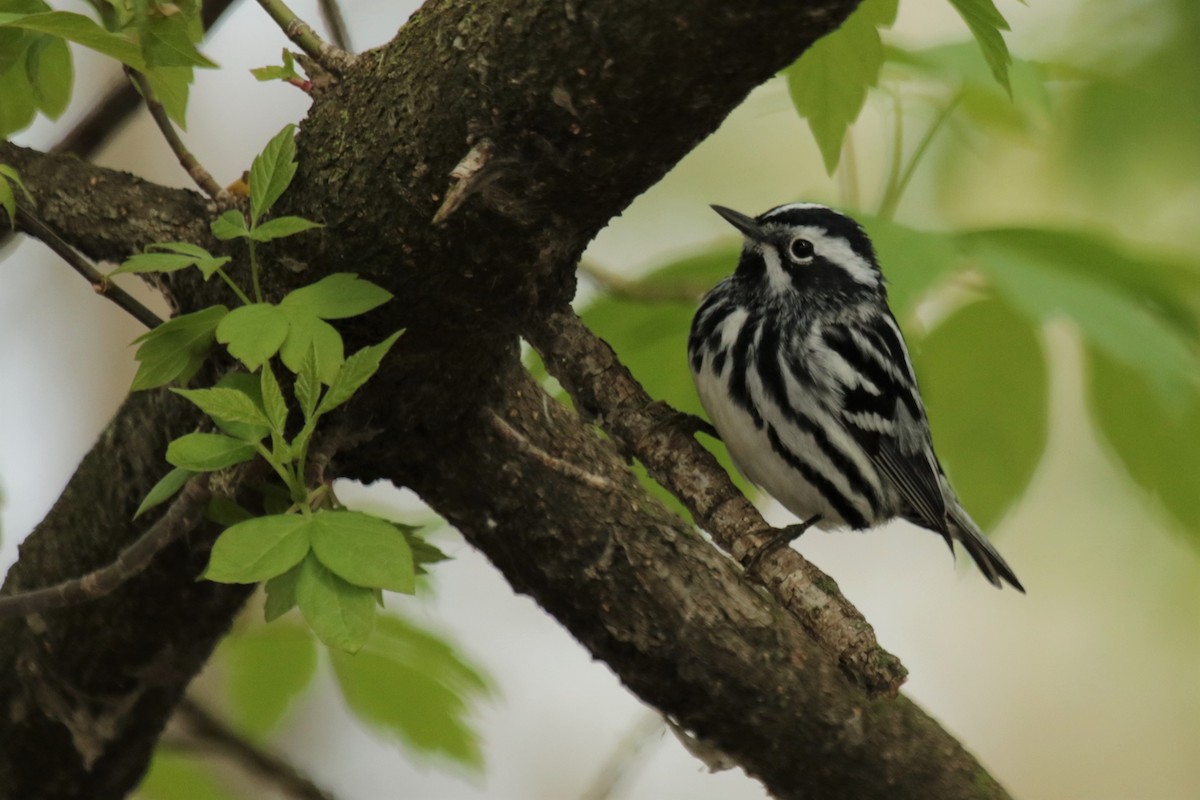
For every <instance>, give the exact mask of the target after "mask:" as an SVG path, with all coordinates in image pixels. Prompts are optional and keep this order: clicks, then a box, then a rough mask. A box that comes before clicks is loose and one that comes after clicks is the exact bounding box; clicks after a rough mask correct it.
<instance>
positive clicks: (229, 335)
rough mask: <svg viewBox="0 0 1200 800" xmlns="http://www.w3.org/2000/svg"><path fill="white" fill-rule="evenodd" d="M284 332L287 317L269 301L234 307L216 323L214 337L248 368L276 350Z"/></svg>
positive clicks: (281, 342)
mask: <svg viewBox="0 0 1200 800" xmlns="http://www.w3.org/2000/svg"><path fill="white" fill-rule="evenodd" d="M287 335H288V320H287V317H286V316H284V314H283V312H281V311H280V310H279V308H278V307H276V306H273V305H271V304H270V303H251V304H250V305H248V306H240V307H238V308H235V309H234V310H233V311H230V312H229V314H228V315H226V317H225V318H224V319H223V320H221V324H220V325H218V326H217V341H218V342H220V343H221V344H223V345H225V346H226V347H228V348H229V354H230V355H232V356H233V357H234V358H236V359H237V360H238V361H241V362H242V363H243V364H245V365H246V369H248V370H251V371H254V370H256V369H258V368H259V366H261V365H262V364H263V362H265V361H266V360H267V359H268V358H270V357H271V356H273V355H275V354H276V353H277V352H279V346H280V345H282V344H283V340H284V339H285V338H287Z"/></svg>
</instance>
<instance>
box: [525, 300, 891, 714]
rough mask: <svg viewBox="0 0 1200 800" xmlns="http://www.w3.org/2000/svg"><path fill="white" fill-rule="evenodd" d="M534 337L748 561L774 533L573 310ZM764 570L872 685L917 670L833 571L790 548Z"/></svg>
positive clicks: (580, 396) (573, 389) (583, 398)
mask: <svg viewBox="0 0 1200 800" xmlns="http://www.w3.org/2000/svg"><path fill="white" fill-rule="evenodd" d="M529 337H530V342H531V343H532V344H533V346H534V347H536V348H537V349H538V351H539V352H540V353H541V354H542V358H543V359H544V360H545V362H546V366H547V368H548V369H549V370H550V372H551V374H553V375H554V376H555V377H556V378H558V379H559V381H561V382H562V384H563V386H564V387H566V389H567V390H568V391H569V392H570V393H571V396H572V397H573V398H574V400H575V402H576V404H577V406H578V407H579V408H580V409H582V410H583V412H584V413H586V414H588V415H589V416H591V417H593V418H595V419H597V420H598V421H599V422H600V424H601V425H603V426H604V428H605V430H607V431H608V432H609V433H610V434H611V435H612V436H613V437H614V438H616V440H617V441H618V442H619V443H620V445H621V447H622V448H623V449H624V450H625V451H626V452H628V453H630V454H631V455H633V456H635V457H637V459H638V460H639V461H641V462H642V463H643V464H644V465H645V466H646V469H647V470H649V472H650V475H651V476H652V477H653V478H654V479H655V480H657V481H658V482H659V483H661V484H663V485H664V486H666V487H667V488H668V489H670V490H671V492H672V493H674V494H675V495H676V496H677V497H678V498H679V499H680V500H682V501H683V503H684V504H685V505H686V506H687V507H688V510H689V511H691V513H692V516H693V517H694V518H695V520H696V523H697V524H698V525H699V526H700V527H702V528H704V529H705V530H707V531H708V532H709V533H711V534H712V536H713V539H714V541H716V542H717V544H719V545H720V546H721V547H722V549H724V550H725V551H726V552H728V553H730V554H731V555H733V557H734V558H736V559H738V560H739V561H741V562H743V563H745V562H746V559H748V558H749V557H751V555H752V554H754V553H756V552H758V551H759V549H760V548H761V547H763V546H764V545H765V544H767V543H768V542H769V541H770V540H771V536H772V529H771V527H770V526H769V525H768V524H767V523H766V521H765V520H764V519H763V518H762V516H761V515H760V514H759V513H758V511H757V510H756V509H755V508H754V506H752V505H751V504H750V503H749V501H747V500H746V498H745V497H744V496H742V493H741V492H739V491H738V490H737V487H735V486H734V485H733V482H732V481H730V480H729V476H728V475H726V474H725V471H724V470H723V469H722V468H721V466H720V465H719V464H718V463H717V460H716V459H715V458H713V456H712V454H711V453H709V452H708V451H707V450H705V449H704V448H703V447H702V446H701V445H700V443H699V442H697V441H696V440H695V439H694V438H693V437H692V436H691V435H689V433H688V432H687V431H686V430H683V429H681V428H680V426H679V425H678V424H676V416H677V412H674V411H672V410H671V409H670V408H669V407H668V406H666V404H664V403H659V402H654V401H653V400H652V399H651V397H650V396H649V395H648V394H646V391H645V389H643V388H642V387H641V385H640V384H639V383H638V382H637V381H636V380H635V379H634V378H633V376H632V375H630V374H629V370H627V369H626V368H625V366H624V365H623V364H621V362H620V361H618V360H617V357H616V354H615V353H613V351H612V349H611V348H610V347H609V346H608V345H607V344H605V343H604V342H603V341H601V340H600V339H599V338H597V337H596V336H595V335H594V334H592V332H591V331H589V330H588V329H587V328H586V327H585V326H584V324H583V323H582V322H581V321H580V320H579V318H578V317H577V316H575V313H574V312H573V311H571V310H570V309H569V308H567V309H564V310H560V311H556V312H554V313H552V314H550V315H549V316H547V317H546V318H545V319H544V320H541V321H540V324H539V325H537V326H536V327H534V328H533V329H531V331H530V333H529ZM754 572H755V575H756V577H759V578H761V580H762V581H763V583H764V584H765V585H766V586H767V587H768V588H770V589H771V591H772V592H773V593H774V594H775V596H776V597H778V598H779V601H780V603H782V604H783V606H784V607H785V608H787V609H788V610H789V611H791V612H792V614H794V615H795V616H796V618H797V619H798V620H800V622H801V623H802V624H803V625H804V627H805V628H806V629H808V631H809V632H810V633H811V634H812V635H813V636H814V637H815V638H816V639H817V641H819V642H821V644H822V645H823V646H824V647H825V648H826V649H827V650H828V651H829V652H830V654H831V655H833V657H834V658H836V659H837V662H838V663H839V664H840V665H841V666H842V668H843V669H844V670H845V671H846V673H847V675H849V676H850V677H851V679H853V680H855V681H857V682H858V683H859V684H860V685H862V686H863V688H864V689H866V690H867V691H868V692H872V693H875V692H878V693H883V694H887V695H895V693H896V692H897V691H898V690H899V688H900V684H901V683H902V682H903V681H904V677H905V675H906V674H907V673H906V671H905V669H904V667H903V665H901V664H900V662H899V661H898V660H897V659H896V657H895V656H893V655H891V654H890V653H888V652H887V651H886V650H884V649H883V648H881V647H880V646H879V645H878V643H876V641H875V632H874V631H873V630H872V628H871V626H870V624H869V623H868V622H867V621H866V620H865V619H864V618H863V616H862V614H861V613H859V611H858V609H856V608H854V606H852V605H850V603H849V602H848V601H847V600H846V598H845V597H843V596H842V593H841V592H840V591H839V590H838V587H837V584H836V583H834V581H833V579H832V578H830V577H829V576H828V575H826V574H825V573H823V572H821V571H820V570H819V569H817V568H816V567H815V566H813V565H812V564H811V563H809V562H808V561H807V560H805V559H804V558H803V557H802V556H801V555H800V554H799V553H797V552H796V551H795V550H792V549H790V548H781V549H778V550H774V551H772V552H769V553H767V554H766V555H765V556H764V557H763V558H762V559H761V561H760V565H759V566H758V568H757V569H756V570H754Z"/></svg>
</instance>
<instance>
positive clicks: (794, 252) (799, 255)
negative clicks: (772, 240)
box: [788, 236, 813, 261]
mask: <svg viewBox="0 0 1200 800" xmlns="http://www.w3.org/2000/svg"><path fill="white" fill-rule="evenodd" d="M788 253H789V254H791V256H792V258H794V259H796V260H797V261H812V257H813V243H812V242H810V241H809V240H808V239H805V238H803V237H800V236H797V237H796V238H795V239H792V241H791V242H790V243H788Z"/></svg>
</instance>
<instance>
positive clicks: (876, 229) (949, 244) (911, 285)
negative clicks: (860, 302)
mask: <svg viewBox="0 0 1200 800" xmlns="http://www.w3.org/2000/svg"><path fill="white" fill-rule="evenodd" d="M858 220H859V221H860V222H861V223H862V225H863V227H864V228H865V229H866V231H867V233H868V234H869V235H870V237H871V241H872V242H873V243H874V245H875V250H876V252H877V253H878V254H879V263H880V264H881V265H882V268H883V274H884V275H885V276H886V277H887V285H888V302H889V304H890V305H891V307H892V312H893V313H894V314H895V315H896V317H897V318H898V319H900V320H901V321H902V322H903V321H904V320H905V319H906V318H907V317H909V316H910V315H912V314H913V312H914V311H915V310H916V306H917V303H919V302H920V301H921V299H922V298H924V297H925V296H926V295H927V294H928V293H929V291H930V290H931V289H933V288H934V287H935V286H937V285H938V284H939V283H941V282H942V281H943V280H944V279H945V278H947V277H949V276H950V275H951V274H952V273H953V271H954V269H955V268H956V267H957V266H958V264H959V262H961V261H962V252H961V251H960V250H959V248H958V246H957V243H956V242H955V240H954V238H953V237H952V236H947V235H946V234H944V233H928V232H926V231H919V230H916V229H914V228H907V227H905V226H903V225H899V224H897V223H895V222H892V221H890V220H886V219H883V218H882V217H872V216H867V215H859V216H858Z"/></svg>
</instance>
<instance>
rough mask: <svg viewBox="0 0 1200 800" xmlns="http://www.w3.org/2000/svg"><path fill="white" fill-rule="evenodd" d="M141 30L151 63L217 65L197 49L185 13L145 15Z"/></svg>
mask: <svg viewBox="0 0 1200 800" xmlns="http://www.w3.org/2000/svg"><path fill="white" fill-rule="evenodd" d="M138 33H139V37H140V40H141V44H142V56H143V57H144V58H145V59H146V66H147V67H150V68H153V67H208V68H215V67H216V66H217V65H216V64H214V63H213V62H212V61H210V60H208V59H207V58H206V57H205V56H204V55H203V54H201V52H200V51H199V50H197V49H196V44H195V42H193V41H192V37H191V35H190V34H189V32H188V18H187V16H186V15H184V14H169V15H162V14H148V15H146V16H145V17H144V18H143V19H142V24H141V25H139V27H138Z"/></svg>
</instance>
